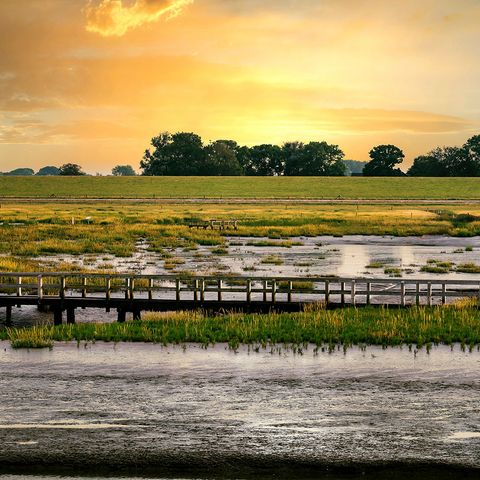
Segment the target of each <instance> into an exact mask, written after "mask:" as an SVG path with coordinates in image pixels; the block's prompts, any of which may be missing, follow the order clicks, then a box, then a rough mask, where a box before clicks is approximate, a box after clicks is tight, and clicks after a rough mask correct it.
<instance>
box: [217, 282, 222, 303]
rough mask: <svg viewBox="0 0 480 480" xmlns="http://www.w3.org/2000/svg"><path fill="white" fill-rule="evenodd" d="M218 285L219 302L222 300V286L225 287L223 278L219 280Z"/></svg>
mask: <svg viewBox="0 0 480 480" xmlns="http://www.w3.org/2000/svg"><path fill="white" fill-rule="evenodd" d="M217 287H218V292H217V300H218V301H219V302H221V301H222V287H223V282H222V280H220V279H219V280H218V285H217Z"/></svg>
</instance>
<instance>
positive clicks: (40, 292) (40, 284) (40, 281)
mask: <svg viewBox="0 0 480 480" xmlns="http://www.w3.org/2000/svg"><path fill="white" fill-rule="evenodd" d="M37 296H38V300H42V298H43V277H42V276H41V275H39V276H38V277H37Z"/></svg>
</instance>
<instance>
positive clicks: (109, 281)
mask: <svg viewBox="0 0 480 480" xmlns="http://www.w3.org/2000/svg"><path fill="white" fill-rule="evenodd" d="M111 290H112V279H111V278H110V277H107V285H106V287H105V298H106V300H107V303H109V302H110V292H111Z"/></svg>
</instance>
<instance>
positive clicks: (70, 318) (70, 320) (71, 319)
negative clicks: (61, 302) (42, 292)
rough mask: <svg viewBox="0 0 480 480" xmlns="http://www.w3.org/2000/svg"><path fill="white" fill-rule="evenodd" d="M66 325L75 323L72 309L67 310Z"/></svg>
mask: <svg viewBox="0 0 480 480" xmlns="http://www.w3.org/2000/svg"><path fill="white" fill-rule="evenodd" d="M67 323H68V324H74V323H75V309H74V308H72V307H68V308H67Z"/></svg>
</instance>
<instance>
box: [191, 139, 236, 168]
mask: <svg viewBox="0 0 480 480" xmlns="http://www.w3.org/2000/svg"><path fill="white" fill-rule="evenodd" d="M234 143H235V142H233V143H230V142H225V141H222V140H218V141H216V142H213V143H211V144H210V145H208V146H207V147H205V153H206V155H205V159H204V162H203V164H202V165H201V166H200V168H199V172H198V173H199V175H222V176H237V175H242V174H243V169H242V167H241V165H240V163H239V161H238V159H237V155H236V154H235V145H234Z"/></svg>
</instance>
